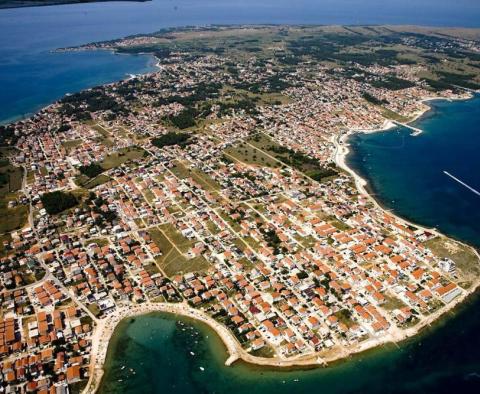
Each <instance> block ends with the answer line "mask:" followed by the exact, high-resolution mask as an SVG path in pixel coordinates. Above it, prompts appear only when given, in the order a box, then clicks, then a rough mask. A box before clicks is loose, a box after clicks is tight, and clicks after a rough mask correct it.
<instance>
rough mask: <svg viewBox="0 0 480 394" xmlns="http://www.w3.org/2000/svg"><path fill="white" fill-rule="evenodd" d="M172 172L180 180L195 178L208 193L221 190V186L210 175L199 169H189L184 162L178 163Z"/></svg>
mask: <svg viewBox="0 0 480 394" xmlns="http://www.w3.org/2000/svg"><path fill="white" fill-rule="evenodd" d="M172 172H173V173H174V174H175V175H176V176H177V177H179V178H183V179H186V178H193V180H194V181H195V182H197V183H198V184H199V185H200V186H201V187H202V188H203V189H205V190H207V191H217V190H220V189H221V188H220V185H219V184H218V183H217V182H215V181H214V180H213V179H212V178H211V177H210V176H209V175H208V174H206V173H204V172H203V171H201V170H199V169H197V168H188V167H187V166H186V165H185V164H183V163H182V162H179V161H177V162H176V164H175V167H173V168H172Z"/></svg>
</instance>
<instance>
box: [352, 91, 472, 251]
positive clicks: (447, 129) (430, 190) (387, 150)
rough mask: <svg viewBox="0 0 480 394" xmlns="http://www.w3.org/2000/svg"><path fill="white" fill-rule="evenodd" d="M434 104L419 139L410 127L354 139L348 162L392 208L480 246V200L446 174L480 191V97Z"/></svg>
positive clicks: (381, 200) (359, 136) (417, 125)
mask: <svg viewBox="0 0 480 394" xmlns="http://www.w3.org/2000/svg"><path fill="white" fill-rule="evenodd" d="M431 105H432V108H433V110H432V111H430V112H428V113H427V114H426V116H424V117H423V118H421V119H420V120H419V121H417V122H416V123H415V126H416V127H419V128H421V129H422V130H424V132H423V133H422V134H420V135H418V136H415V137H414V136H411V135H410V133H411V130H409V129H406V128H396V129H392V130H389V131H386V132H381V133H373V134H355V135H354V136H352V137H351V138H350V140H349V143H350V144H351V147H352V149H351V154H349V156H348V157H347V160H348V163H349V164H350V165H351V166H352V168H354V169H355V170H356V171H357V172H358V173H359V175H361V176H362V177H364V178H365V179H367V181H368V182H369V186H370V188H371V189H372V191H373V192H374V193H375V194H376V198H377V199H378V200H379V201H380V202H381V203H382V204H383V205H385V206H386V207H387V208H392V209H393V210H394V211H395V212H396V213H397V214H399V215H400V216H403V217H405V218H408V219H411V220H412V221H414V222H417V223H419V224H423V225H426V226H429V227H437V228H438V229H439V230H441V231H442V232H445V233H447V234H450V235H453V236H454V237H457V238H459V239H462V240H464V241H467V242H469V243H470V244H473V245H476V246H477V247H480V196H479V195H478V194H475V193H474V192H472V191H471V190H469V189H468V188H466V187H465V186H463V185H461V184H459V183H458V182H456V181H454V180H453V179H451V178H450V177H448V176H447V175H445V174H444V172H443V171H447V172H449V173H450V174H452V175H453V176H455V177H456V178H458V179H460V180H461V181H462V182H464V183H466V184H468V185H469V186H470V187H472V188H474V189H475V190H479V191H480V171H479V170H480V123H479V120H480V96H478V95H477V96H476V97H475V98H474V99H472V100H467V101H458V102H448V101H435V102H432V103H431Z"/></svg>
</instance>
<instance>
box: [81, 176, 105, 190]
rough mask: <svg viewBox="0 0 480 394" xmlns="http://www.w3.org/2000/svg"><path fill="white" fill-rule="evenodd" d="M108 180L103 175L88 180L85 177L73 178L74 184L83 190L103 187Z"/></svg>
mask: <svg viewBox="0 0 480 394" xmlns="http://www.w3.org/2000/svg"><path fill="white" fill-rule="evenodd" d="M109 180H110V177H108V176H107V175H104V174H100V175H98V176H96V177H95V178H89V177H87V176H86V175H79V176H77V177H76V178H75V183H76V184H77V185H78V186H80V187H84V188H85V189H92V188H94V187H96V186H98V185H103V184H104V183H106V182H108V181H109Z"/></svg>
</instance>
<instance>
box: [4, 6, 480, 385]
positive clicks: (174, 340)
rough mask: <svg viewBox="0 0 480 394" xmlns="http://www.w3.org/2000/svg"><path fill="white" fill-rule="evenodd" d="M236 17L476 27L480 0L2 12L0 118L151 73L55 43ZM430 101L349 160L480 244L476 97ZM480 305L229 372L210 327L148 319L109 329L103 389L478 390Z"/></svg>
mask: <svg viewBox="0 0 480 394" xmlns="http://www.w3.org/2000/svg"><path fill="white" fill-rule="evenodd" d="M242 23H271V24H279V23H288V24H421V25H434V26H461V27H480V1H473V0H456V1H455V2H452V1H451V0H402V1H400V0H295V1H292V0H154V1H152V2H145V3H129V2H107V3H91V4H77V5H66V6H48V7H33V8H21V9H10V10H0V123H8V122H11V121H13V120H16V119H20V118H22V117H25V116H29V115H31V114H33V113H35V112H36V111H37V110H39V109H40V108H42V107H43V106H45V105H48V104H50V103H52V102H54V101H55V100H57V99H59V98H61V97H62V96H63V95H65V94H66V93H73V92H76V91H79V90H81V89H85V88H88V87H92V86H96V85H100V84H105V83H109V82H113V81H116V80H120V79H122V78H126V77H128V75H129V74H137V73H145V72H151V71H154V70H155V60H154V59H153V58H152V57H151V56H148V55H136V56H132V55H118V54H115V53H112V52H107V51H95V52H75V53H72V52H68V53H58V52H55V49H57V48H61V47H66V46H74V45H80V44H85V43H88V42H93V41H100V40H108V39H114V38H119V37H123V36H126V35H130V34H138V33H148V32H153V31H156V30H158V29H160V28H164V27H172V26H186V25H208V24H242ZM432 107H433V110H432V111H430V112H429V113H428V114H427V115H426V116H424V117H423V118H422V119H420V120H419V121H418V122H417V123H416V126H417V127H420V128H421V129H423V130H424V132H423V133H422V134H420V135H419V136H416V137H413V136H411V135H410V133H411V131H410V130H408V129H404V128H397V129H392V130H390V131H388V132H385V133H376V134H369V135H363V134H359V135H355V136H353V137H352V138H351V139H350V141H349V143H350V145H351V151H352V152H351V154H350V155H349V157H348V158H347V160H348V162H349V165H350V166H352V168H354V169H355V171H357V172H358V173H359V174H360V175H361V176H362V177H364V178H365V179H366V180H367V181H368V183H369V188H370V189H371V190H372V193H374V194H375V197H376V198H377V199H378V201H379V202H381V203H382V204H383V205H384V206H385V207H386V209H392V210H393V211H394V212H395V213H397V214H399V215H402V216H404V217H406V218H408V219H410V220H411V221H413V222H417V223H419V224H423V225H426V226H434V227H436V228H438V229H439V230H441V231H443V232H445V233H446V234H448V235H450V236H452V237H455V238H458V239H460V240H463V241H465V242H468V243H470V244H472V245H474V246H476V247H480V237H479V235H480V225H479V223H480V221H479V219H480V217H479V215H480V209H479V208H480V197H479V196H478V195H476V194H475V193H474V192H473V191H472V190H471V189H473V190H479V189H480V177H479V176H480V173H479V169H480V165H479V164H480V155H479V154H478V152H479V149H480V133H479V131H480V130H479V127H478V119H480V118H479V114H480V99H479V98H478V97H476V98H475V99H473V100H470V101H465V102H447V101H438V102H434V103H432ZM444 171H447V172H448V173H450V174H451V175H453V176H454V177H455V178H456V179H457V180H459V181H460V182H461V183H459V182H458V181H456V180H454V179H453V178H451V177H449V176H447V175H446V174H445V173H444ZM464 185H468V186H469V187H470V188H471V189H470V188H467V187H465V186H464ZM479 308H480V298H479V297H478V294H477V295H473V296H471V297H470V298H469V299H468V300H467V301H466V302H465V303H464V304H463V305H461V306H460V307H459V308H457V309H456V310H455V311H454V312H451V313H449V314H448V316H447V317H446V318H444V319H441V320H440V321H439V322H437V323H435V324H434V325H433V326H432V327H429V328H428V329H426V330H425V331H423V332H422V333H421V334H420V335H418V336H416V337H415V338H413V339H409V340H407V341H405V342H402V343H400V344H398V345H393V344H392V345H388V346H384V347H380V348H378V349H374V350H372V351H368V352H366V353H363V354H361V355H357V356H354V357H352V358H351V359H348V360H345V361H343V362H338V363H335V364H333V365H330V366H329V367H328V368H315V369H309V370H304V369H293V370H278V369H268V368H260V367H256V366H252V365H247V364H244V363H241V362H240V363H236V364H235V365H234V366H233V367H225V366H224V362H225V360H226V357H227V355H226V353H225V348H224V346H223V344H222V343H221V341H220V339H219V338H218V336H217V335H216V334H215V333H214V332H212V331H211V330H210V329H209V328H208V327H206V326H204V325H203V324H201V323H198V322H193V321H191V320H188V319H185V318H181V317H178V316H172V315H168V314H150V315H146V316H142V317H137V318H135V319H130V320H126V321H123V322H122V323H121V324H120V326H119V327H118V329H117V330H116V331H115V334H114V336H113V339H112V342H111V344H110V347H109V352H108V356H107V362H106V371H105V376H104V379H103V381H102V385H101V388H100V393H196V394H197V393H229V394H234V393H248V394H254V393H262V394H268V393H275V394H277V393H288V394H292V393H307V392H308V393H323V392H328V393H329V394H330V393H478V392H480V353H479V349H480V334H479V333H480V313H479V312H478V310H479Z"/></svg>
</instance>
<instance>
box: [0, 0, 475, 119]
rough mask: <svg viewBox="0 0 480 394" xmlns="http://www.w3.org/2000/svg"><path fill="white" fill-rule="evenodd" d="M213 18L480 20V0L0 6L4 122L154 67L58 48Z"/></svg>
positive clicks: (194, 0)
mask: <svg viewBox="0 0 480 394" xmlns="http://www.w3.org/2000/svg"><path fill="white" fill-rule="evenodd" d="M211 23H216V24H235V23H291V24H295V23H297V24H298V23H304V24H386V23H390V24H422V25H442V26H445V25H448V26H480V1H473V0H457V1H455V2H452V1H450V0H401V1H400V0H295V1H292V0H154V1H152V2H147V3H128V2H118V3H116V2H108V3H97V4H78V5H67V6H51V7H34V8H20V9H10V10H0V123H2V122H3V123H4V122H6V121H8V120H12V119H14V118H17V117H20V116H22V115H24V114H29V113H32V112H34V111H36V110H38V109H39V108H40V107H42V106H44V105H47V104H49V103H51V102H53V101H54V100H56V99H58V98H60V97H61V96H62V95H64V94H65V93H68V92H74V91H77V90H79V89H82V88H86V87H91V86H93V85H96V84H102V83H106V82H111V81H114V80H118V79H121V78H124V77H125V74H126V73H134V74H135V73H140V72H145V71H147V70H151V69H152V61H151V59H150V58H148V57H144V58H141V57H139V58H136V59H132V58H129V59H127V58H121V59H119V58H117V57H115V55H113V54H98V53H95V54H92V53H90V54H88V55H72V54H62V55H58V54H52V53H51V52H50V51H51V50H53V49H56V48H58V47H63V46H72V45H79V44H84V43H87V42H92V41H99V40H106V39H112V38H118V37H122V36H125V35H129V34H136V33H147V32H152V31H155V30H158V29H159V28H162V27H167V26H184V25H204V24H211Z"/></svg>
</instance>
